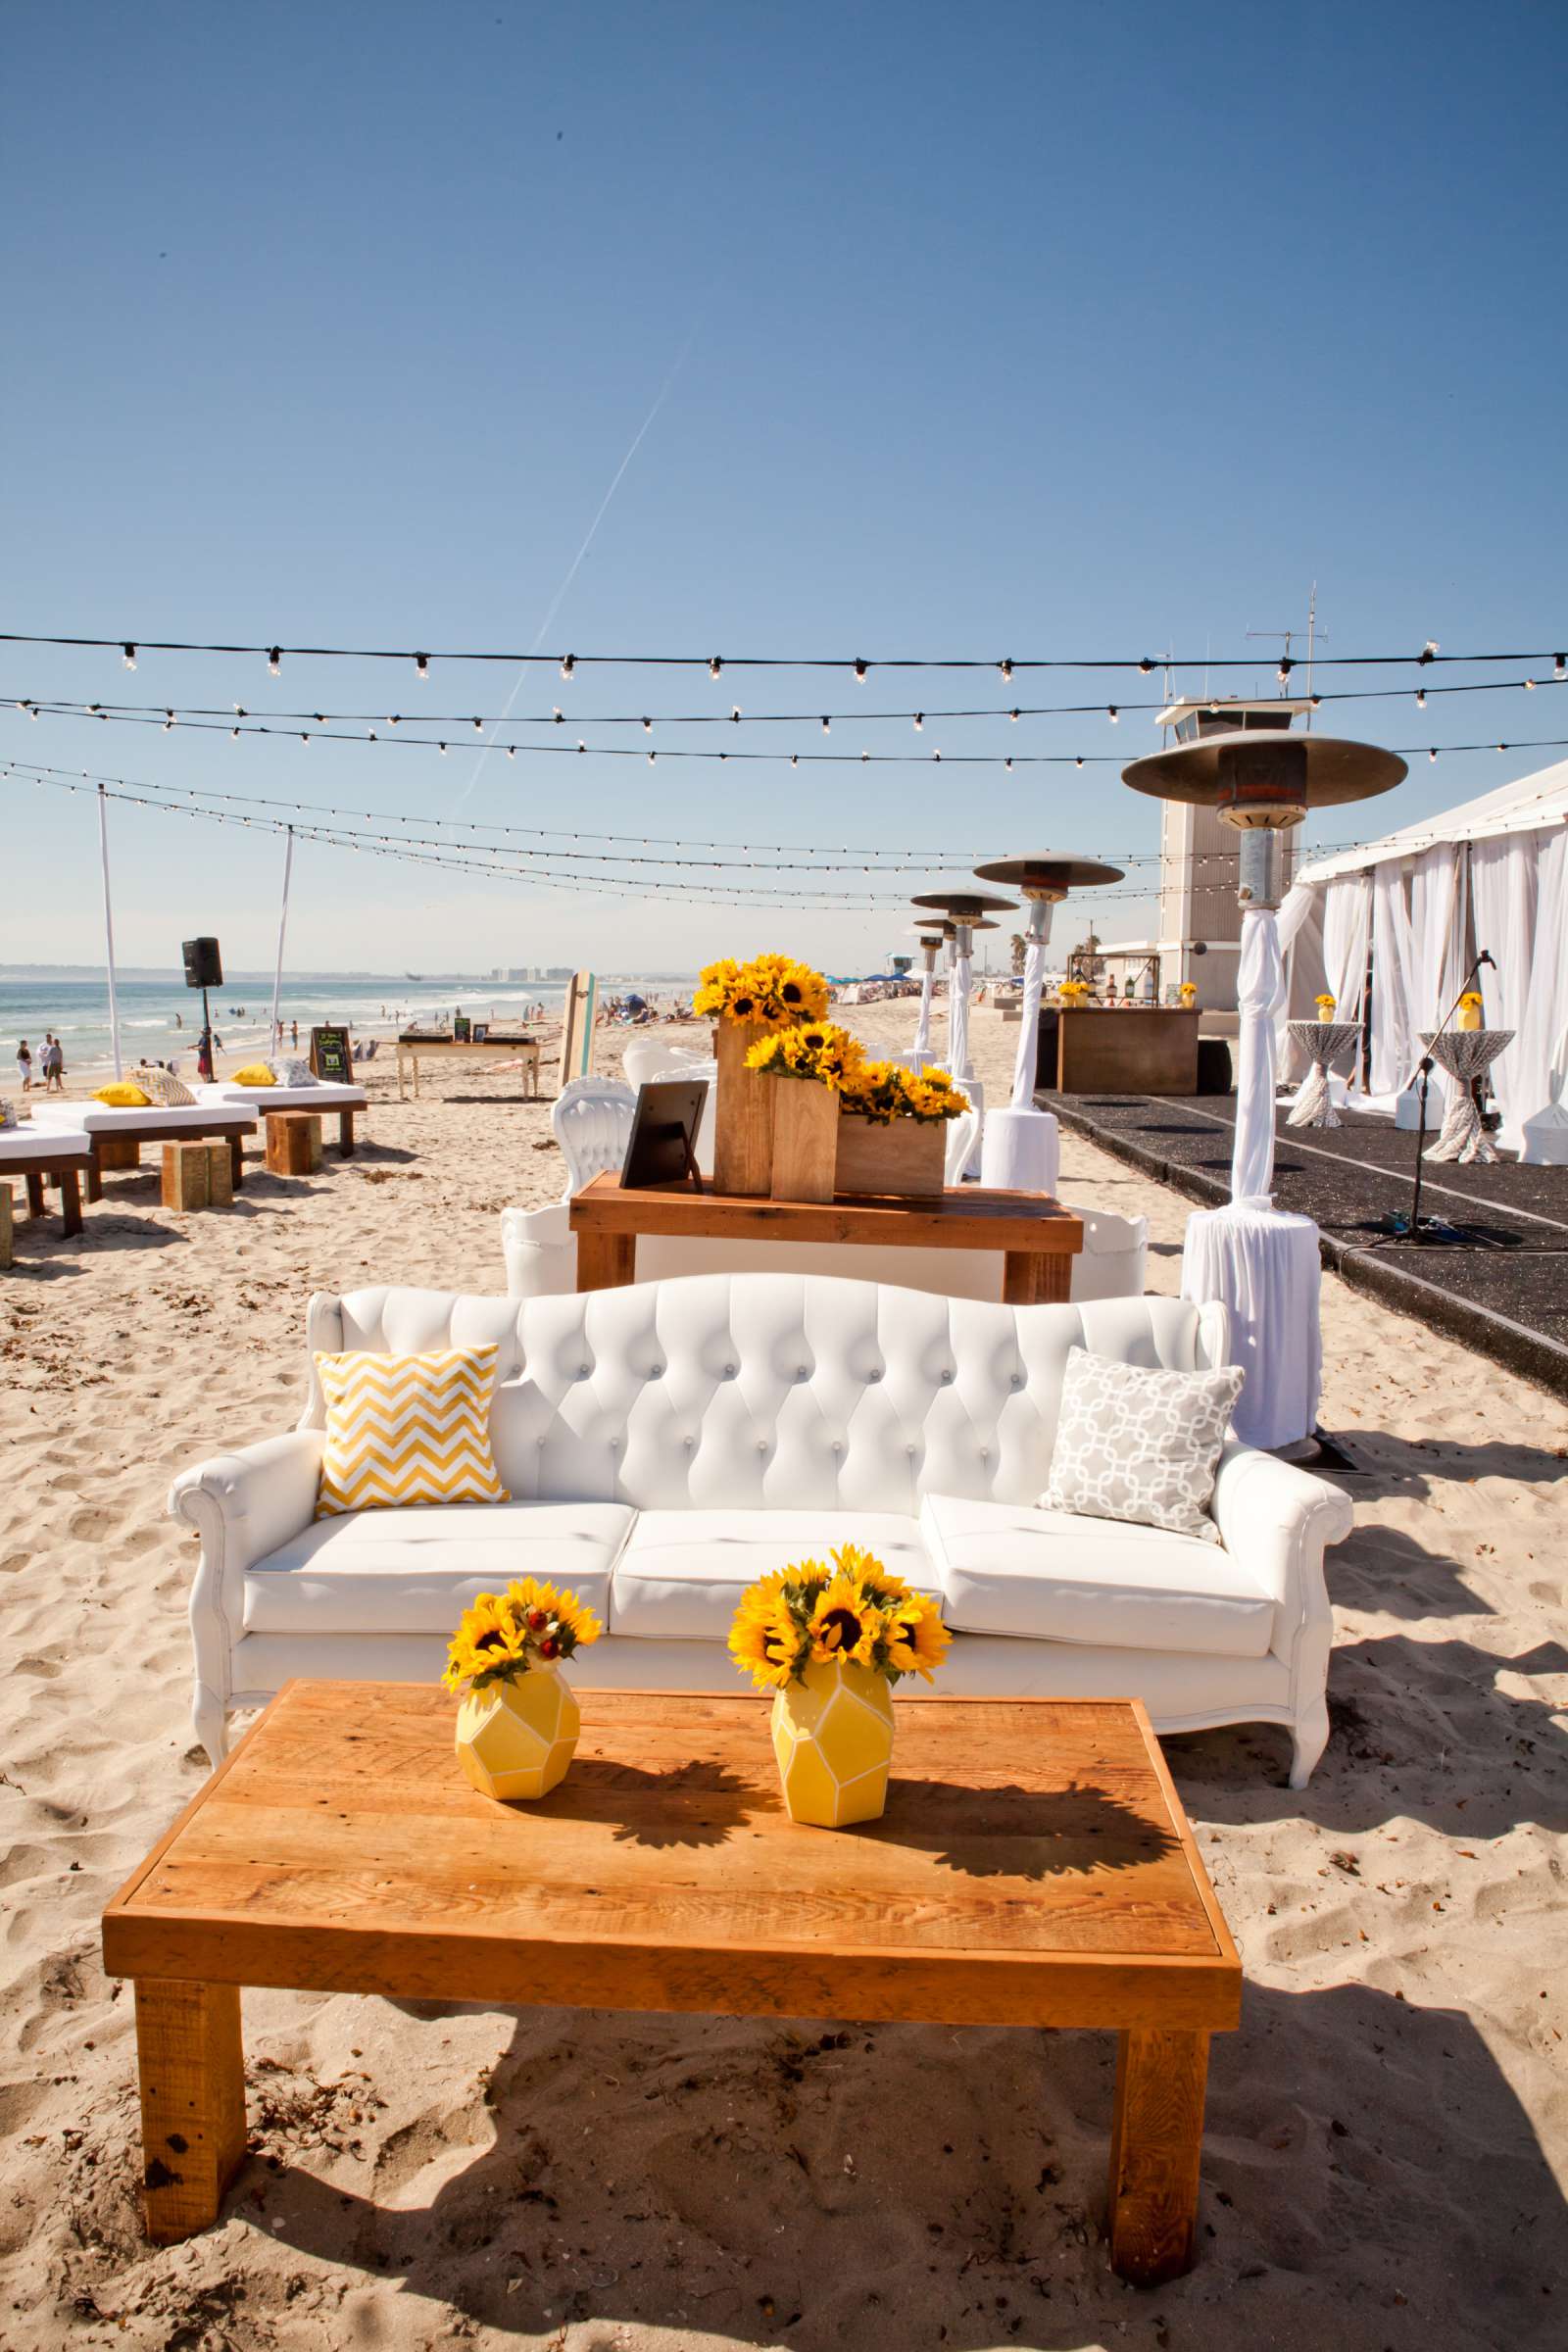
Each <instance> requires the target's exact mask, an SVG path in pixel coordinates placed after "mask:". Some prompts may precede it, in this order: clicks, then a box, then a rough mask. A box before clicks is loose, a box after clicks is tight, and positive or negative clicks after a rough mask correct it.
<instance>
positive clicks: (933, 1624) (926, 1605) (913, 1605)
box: [884, 1593, 953, 1682]
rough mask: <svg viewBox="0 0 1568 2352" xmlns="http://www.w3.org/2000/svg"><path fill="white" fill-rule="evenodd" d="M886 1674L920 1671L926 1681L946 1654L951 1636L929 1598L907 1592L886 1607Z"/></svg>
mask: <svg viewBox="0 0 1568 2352" xmlns="http://www.w3.org/2000/svg"><path fill="white" fill-rule="evenodd" d="M884 1634H885V1639H886V1642H887V1656H888V1671H889V1673H890V1674H923V1675H924V1677H925V1679H926V1681H927V1682H929V1681H930V1680H931V1677H932V1675H933V1674H934V1673H935V1672H936V1670H937V1668H938V1667H939V1666H940V1665H941V1664H942V1661H943V1659H944V1658H945V1657H946V1656H947V1654H948V1644H949V1642H951V1641H952V1639H953V1637H952V1635H951V1634H950V1633H949V1632H948V1629H947V1627H946V1626H945V1625H944V1624H943V1622H942V1616H941V1612H940V1610H939V1609H938V1607H937V1604H936V1602H935V1601H933V1600H927V1599H926V1597H925V1595H924V1594H923V1593H910V1594H909V1595H908V1597H907V1599H905V1600H901V1601H900V1602H899V1603H898V1605H897V1607H896V1608H894V1609H892V1610H890V1611H889V1613H888V1616H887V1619H886V1622H885V1627H884Z"/></svg>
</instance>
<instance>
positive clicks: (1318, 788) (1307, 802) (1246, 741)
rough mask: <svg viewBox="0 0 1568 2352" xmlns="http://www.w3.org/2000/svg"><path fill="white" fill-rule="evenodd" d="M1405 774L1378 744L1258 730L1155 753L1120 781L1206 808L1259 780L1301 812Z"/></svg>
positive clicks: (1369, 792)
mask: <svg viewBox="0 0 1568 2352" xmlns="http://www.w3.org/2000/svg"><path fill="white" fill-rule="evenodd" d="M1407 773H1408V770H1407V769H1406V766H1405V763H1404V761H1403V760H1401V759H1400V758H1399V756H1398V754H1397V752H1386V751H1383V750H1382V749H1381V748H1380V747H1379V746H1378V745H1377V744H1375V743H1349V742H1347V741H1346V740H1344V739H1343V738H1342V737H1339V736H1334V735H1292V734H1286V733H1285V732H1283V731H1281V732H1279V733H1272V732H1270V733H1265V732H1263V731H1262V730H1259V731H1258V732H1257V733H1255V734H1251V733H1247V734H1244V733H1242V732H1240V731H1233V732H1231V733H1229V734H1225V735H1210V736H1206V737H1204V738H1202V739H1201V740H1200V741H1199V742H1197V743H1181V744H1176V745H1174V746H1173V747H1172V748H1171V749H1170V750H1169V751H1164V752H1151V753H1150V754H1149V756H1148V758H1147V759H1143V760H1133V762H1132V764H1131V765H1130V766H1128V767H1124V768H1123V769H1122V771H1121V780H1122V782H1123V783H1124V784H1130V785H1131V786H1132V788H1133V790H1134V792H1147V793H1149V794H1151V795H1152V797H1153V798H1154V799H1155V800H1158V801H1185V802H1188V803H1196V804H1197V805H1198V806H1200V807H1204V808H1209V807H1216V806H1218V804H1219V803H1221V802H1222V801H1230V800H1232V799H1234V798H1236V797H1237V796H1238V795H1239V794H1240V795H1242V796H1245V794H1246V792H1247V789H1248V786H1249V783H1250V781H1252V780H1253V779H1255V780H1256V782H1257V783H1259V784H1262V785H1264V786H1266V787H1272V788H1274V789H1276V790H1278V789H1282V788H1289V790H1290V792H1291V795H1292V797H1293V799H1295V800H1297V801H1298V802H1299V805H1300V806H1301V807H1302V808H1304V809H1323V808H1329V807H1332V806H1334V805H1335V804H1336V803H1339V802H1344V801H1369V800H1372V799H1374V798H1375V797H1376V796H1377V794H1379V793H1381V792H1392V791H1393V790H1394V787H1395V785H1396V784H1398V783H1400V782H1402V781H1403V779H1404V777H1405V775H1406V774H1407Z"/></svg>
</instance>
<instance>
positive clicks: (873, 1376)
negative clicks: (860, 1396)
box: [865, 1372, 882, 1386]
mask: <svg viewBox="0 0 1568 2352" xmlns="http://www.w3.org/2000/svg"><path fill="white" fill-rule="evenodd" d="M865 1377H866V1383H867V1385H868V1386H869V1384H870V1383H871V1382H872V1381H873V1380H880V1379H881V1377H882V1375H881V1373H880V1372H868V1373H867V1374H866V1376H865Z"/></svg>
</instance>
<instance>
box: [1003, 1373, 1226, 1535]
mask: <svg viewBox="0 0 1568 2352" xmlns="http://www.w3.org/2000/svg"><path fill="white" fill-rule="evenodd" d="M1246 1377H1247V1375H1246V1373H1245V1372H1244V1371H1243V1370H1242V1367H1241V1366H1240V1365H1239V1364H1228V1365H1226V1367H1225V1368H1224V1369H1223V1370H1222V1371H1219V1372H1146V1371H1145V1370H1144V1369H1143V1368H1142V1366H1141V1365H1138V1364H1123V1363H1119V1362H1117V1361H1116V1359H1115V1358H1114V1357H1111V1356H1105V1355H1091V1354H1090V1353H1089V1352H1088V1350H1087V1348H1068V1350H1067V1362H1066V1367H1065V1369H1064V1371H1063V1373H1062V1381H1061V1411H1060V1414H1059V1415H1058V1417H1057V1421H1056V1444H1055V1449H1054V1452H1053V1454H1052V1457H1051V1484H1050V1485H1049V1486H1048V1487H1047V1489H1046V1492H1045V1494H1044V1495H1042V1496H1041V1498H1040V1499H1041V1502H1042V1504H1043V1506H1044V1508H1045V1509H1046V1510H1048V1511H1075V1512H1077V1513H1079V1514H1080V1515H1081V1516H1082V1517H1084V1518H1088V1519H1127V1520H1131V1521H1133V1522H1134V1523H1135V1524H1136V1525H1138V1526H1140V1527H1165V1528H1169V1529H1170V1531H1171V1533H1172V1534H1173V1535H1178V1536H1197V1537H1199V1538H1200V1539H1201V1541H1202V1542H1203V1543H1205V1544H1217V1543H1218V1542H1219V1530H1218V1529H1217V1528H1216V1527H1215V1525H1214V1522H1213V1520H1212V1519H1210V1517H1209V1516H1208V1500H1209V1497H1210V1495H1212V1494H1213V1492H1214V1471H1215V1468H1216V1465H1217V1464H1218V1461H1219V1456H1220V1447H1221V1446H1223V1445H1224V1443H1225V1430H1226V1425H1227V1423H1228V1422H1229V1420H1230V1417H1231V1414H1232V1412H1233V1410H1234V1409H1235V1404H1236V1399H1237V1397H1239V1396H1240V1395H1241V1393H1242V1382H1243V1381H1244V1380H1245V1379H1246Z"/></svg>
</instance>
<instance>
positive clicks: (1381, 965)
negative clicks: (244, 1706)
mask: <svg viewBox="0 0 1568 2352" xmlns="http://www.w3.org/2000/svg"><path fill="white" fill-rule="evenodd" d="M1411 959H1412V949H1411V943H1410V909H1409V906H1408V904H1407V901H1406V897H1405V868H1404V867H1403V866H1402V865H1400V864H1399V863H1398V861H1397V859H1394V858H1390V859H1387V860H1386V861H1385V862H1384V863H1383V864H1382V865H1375V866H1374V867H1373V868H1372V1006H1371V1026H1372V1038H1371V1045H1372V1088H1371V1091H1372V1093H1373V1094H1375V1095H1392V1094H1396V1093H1397V1091H1398V1090H1399V1089H1400V1088H1401V1087H1402V1086H1403V1085H1404V1082H1405V1080H1406V1079H1407V1078H1408V1077H1409V1075H1410V1067H1411V1054H1410V1046H1411V1041H1412V1039H1413V1037H1414V1034H1415V1032H1414V1025H1413V1023H1412V1022H1411V1019H1410V1011H1409V997H1408V988H1409V976H1410V965H1411Z"/></svg>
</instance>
